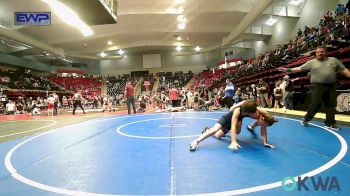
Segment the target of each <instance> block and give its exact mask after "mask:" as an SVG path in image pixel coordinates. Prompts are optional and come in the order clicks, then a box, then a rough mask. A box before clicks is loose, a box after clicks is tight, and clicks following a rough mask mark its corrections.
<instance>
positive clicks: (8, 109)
mask: <svg viewBox="0 0 350 196" xmlns="http://www.w3.org/2000/svg"><path fill="white" fill-rule="evenodd" d="M15 111H16V105H15V104H14V103H13V102H12V101H11V100H9V102H8V103H7V104H6V113H7V114H15Z"/></svg>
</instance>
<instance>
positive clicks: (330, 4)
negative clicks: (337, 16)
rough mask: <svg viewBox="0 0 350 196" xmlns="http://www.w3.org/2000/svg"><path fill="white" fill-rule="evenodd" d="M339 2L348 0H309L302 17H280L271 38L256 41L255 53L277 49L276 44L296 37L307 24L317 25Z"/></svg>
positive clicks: (309, 25) (310, 25) (301, 14)
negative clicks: (299, 30)
mask: <svg viewBox="0 0 350 196" xmlns="http://www.w3.org/2000/svg"><path fill="white" fill-rule="evenodd" d="M338 3H342V4H346V3H347V0H307V1H306V3H305V6H304V7H303V9H302V12H301V13H300V18H285V17H278V22H277V23H276V24H275V25H274V26H273V30H272V36H271V38H270V39H269V40H264V41H259V42H255V43H254V48H255V55H256V56H257V55H259V54H262V53H264V52H265V51H266V50H270V49H275V47H276V44H281V43H286V42H288V41H289V40H290V39H295V37H296V35H297V32H298V29H299V28H300V29H301V30H304V27H305V26H308V27H312V26H317V25H318V23H319V21H320V19H321V18H322V16H323V14H324V13H325V12H326V11H329V10H331V11H334V10H335V8H336V7H337V5H338Z"/></svg>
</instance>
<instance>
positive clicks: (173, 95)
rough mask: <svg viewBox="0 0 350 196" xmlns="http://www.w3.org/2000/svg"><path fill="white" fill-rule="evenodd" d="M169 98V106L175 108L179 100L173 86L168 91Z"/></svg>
mask: <svg viewBox="0 0 350 196" xmlns="http://www.w3.org/2000/svg"><path fill="white" fill-rule="evenodd" d="M169 97H170V100H171V106H172V107H177V106H178V104H177V100H178V99H179V93H178V92H177V90H176V88H175V87H174V86H173V87H172V88H171V89H170V91H169Z"/></svg>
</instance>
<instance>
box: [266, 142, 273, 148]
mask: <svg viewBox="0 0 350 196" xmlns="http://www.w3.org/2000/svg"><path fill="white" fill-rule="evenodd" d="M264 146H265V147H266V148H275V146H274V145H272V144H267V143H266V144H264Z"/></svg>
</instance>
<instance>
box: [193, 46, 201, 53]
mask: <svg viewBox="0 0 350 196" xmlns="http://www.w3.org/2000/svg"><path fill="white" fill-rule="evenodd" d="M201 49H202V48H201V47H199V46H196V47H195V48H194V50H195V51H197V52H199V51H200V50H201Z"/></svg>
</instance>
